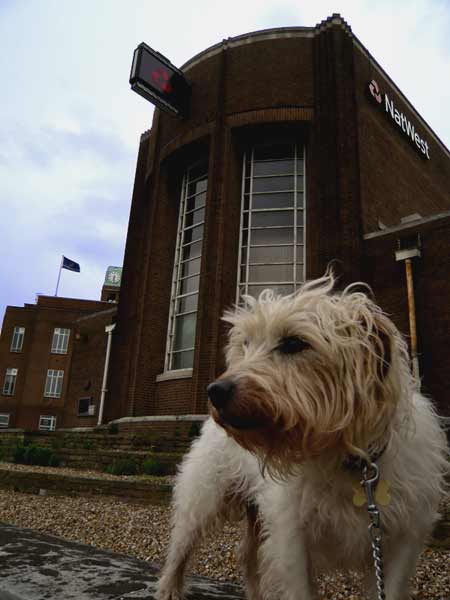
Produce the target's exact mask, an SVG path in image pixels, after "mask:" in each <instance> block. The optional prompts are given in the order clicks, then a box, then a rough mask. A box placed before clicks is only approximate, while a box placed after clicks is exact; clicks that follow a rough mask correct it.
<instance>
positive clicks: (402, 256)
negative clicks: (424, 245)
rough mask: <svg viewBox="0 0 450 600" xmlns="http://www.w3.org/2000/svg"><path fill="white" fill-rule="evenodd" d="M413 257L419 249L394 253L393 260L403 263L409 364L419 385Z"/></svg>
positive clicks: (417, 254) (418, 255) (417, 255)
mask: <svg viewBox="0 0 450 600" xmlns="http://www.w3.org/2000/svg"><path fill="white" fill-rule="evenodd" d="M414 257H418V258H420V249H419V248H408V249H406V250H397V251H396V252H395V260H397V261H404V262H405V272H406V287H407V292H408V314H409V335H410V340H411V362H412V370H413V374H414V377H415V378H416V381H417V382H418V384H419V385H420V372H419V358H418V354H419V353H418V349H417V324H416V302H415V298H414V280H413V269H412V259H413V258H414Z"/></svg>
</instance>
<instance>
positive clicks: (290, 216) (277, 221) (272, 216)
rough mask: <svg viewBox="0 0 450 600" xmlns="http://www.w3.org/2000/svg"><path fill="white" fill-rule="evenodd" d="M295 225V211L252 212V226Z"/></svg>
mask: <svg viewBox="0 0 450 600" xmlns="http://www.w3.org/2000/svg"><path fill="white" fill-rule="evenodd" d="M288 225H291V226H293V225H294V211H293V210H283V211H269V212H256V211H255V212H252V227H282V226H288Z"/></svg>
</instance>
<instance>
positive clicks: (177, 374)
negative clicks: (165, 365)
mask: <svg viewBox="0 0 450 600" xmlns="http://www.w3.org/2000/svg"><path fill="white" fill-rule="evenodd" d="M191 377H192V369H177V370H176V371H165V372H164V373H160V374H159V375H157V376H156V381H170V380H171V379H190V378H191Z"/></svg>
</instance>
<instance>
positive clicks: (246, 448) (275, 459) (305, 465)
mask: <svg viewBox="0 0 450 600" xmlns="http://www.w3.org/2000/svg"><path fill="white" fill-rule="evenodd" d="M334 283H335V282H334V277H333V275H332V274H331V273H329V274H327V275H326V276H324V277H323V278H321V279H319V280H316V281H312V282H310V283H307V284H305V285H304V286H303V287H302V288H301V289H300V290H299V291H298V292H297V293H296V294H294V295H291V296H286V297H277V296H275V295H274V293H273V292H271V291H270V290H267V291H265V292H263V293H262V294H261V295H260V297H259V299H258V300H255V299H253V298H251V297H245V299H244V300H245V305H244V306H243V307H239V308H236V310H235V311H234V312H228V313H226V315H225V317H224V318H225V320H226V321H227V322H228V323H230V324H231V325H232V328H231V331H230V335H229V344H228V347H227V352H226V358H227V370H226V372H225V373H224V374H223V375H222V376H221V377H220V378H219V379H218V380H217V381H216V384H219V386H220V385H223V384H225V385H226V386H229V387H230V388H231V391H230V390H229V391H228V392H227V394H228V395H227V398H226V402H222V401H221V402H214V399H213V398H212V394H213V392H214V389H210V396H211V399H212V400H213V403H214V404H215V406H212V408H211V414H212V418H210V419H209V420H208V421H207V422H206V423H205V425H204V427H203V430H202V434H201V436H200V438H199V439H198V440H197V441H196V442H195V443H194V445H193V447H192V449H191V451H190V453H189V455H188V456H187V458H186V459H185V461H184V462H183V465H182V467H181V470H180V473H179V475H178V478H177V482H176V486H175V492H174V513H173V515H174V516H173V529H172V537H171V542H170V548H169V554H168V558H167V562H166V564H165V567H164V570H163V574H162V577H161V579H160V582H159V588H158V598H159V600H177V599H179V598H181V597H182V594H183V581H184V574H185V567H186V564H187V561H188V558H189V556H190V554H191V552H192V550H193V549H194V546H195V545H196V544H197V543H199V541H200V540H201V538H202V537H203V535H204V534H205V533H207V532H208V531H210V530H211V528H212V527H213V526H215V525H216V524H218V523H220V522H221V520H222V519H223V518H226V516H227V513H229V512H230V510H231V511H235V512H236V511H237V514H238V515H243V514H244V511H245V510H246V512H247V518H248V528H247V537H246V540H245V541H244V543H243V551H242V562H243V569H244V574H245V578H246V585H247V595H248V597H249V598H250V599H251V600H260V599H261V598H264V599H266V598H271V599H272V598H282V599H283V600H294V599H296V600H297V599H299V598H301V599H302V600H312V599H313V598H315V597H316V596H315V576H316V575H317V574H319V573H323V572H327V571H330V570H333V569H336V568H345V569H352V570H360V571H361V572H363V573H364V574H365V575H366V579H365V585H366V589H367V591H368V595H369V597H370V598H376V588H375V579H374V575H373V564H372V555H371V547H370V537H369V534H368V529H367V527H368V514H367V510H366V508H367V506H366V507H357V506H355V505H354V504H353V502H352V499H353V494H354V487H355V485H356V486H357V485H358V482H359V481H360V480H361V465H362V464H363V461H365V460H371V458H373V457H375V456H378V455H379V454H381V456H380V457H379V458H377V464H378V467H379V469H380V472H381V477H382V478H383V479H384V480H386V481H387V482H389V484H390V496H391V499H390V503H389V504H388V505H387V506H383V507H380V508H381V522H382V530H383V542H382V543H383V552H384V558H385V571H386V597H387V598H388V600H405V599H406V598H408V597H409V595H408V580H409V578H410V576H411V575H412V574H413V572H414V569H415V563H416V559H417V557H418V555H419V553H420V551H421V549H422V546H423V543H424V540H425V539H426V537H427V535H429V534H430V532H431V530H432V527H433V524H434V522H435V520H436V518H437V507H438V503H439V498H440V496H441V494H442V492H443V481H444V471H445V469H446V465H447V450H446V439H445V435H444V433H443V431H442V428H441V426H440V423H439V419H438V417H437V416H436V414H435V412H434V409H433V407H432V405H431V403H430V401H429V400H427V399H426V398H425V397H423V396H422V395H421V394H420V393H419V391H418V385H417V382H416V381H415V380H414V379H413V377H412V374H411V371H410V368H409V359H408V353H407V347H406V344H405V342H404V340H403V339H402V337H401V335H400V334H399V332H398V331H397V329H396V328H395V326H394V325H393V323H392V322H391V321H390V320H389V319H388V318H387V316H386V315H385V314H384V313H383V312H382V311H381V310H380V309H379V308H378V307H377V306H376V305H375V304H374V303H373V302H372V301H371V300H370V299H369V298H368V296H367V294H365V293H362V292H360V291H357V289H356V288H355V287H354V286H350V287H349V288H347V289H345V290H344V291H343V292H341V293H337V292H334V291H333V288H334ZM292 340H294V341H292ZM292 344H293V345H294V348H293V347H292Z"/></svg>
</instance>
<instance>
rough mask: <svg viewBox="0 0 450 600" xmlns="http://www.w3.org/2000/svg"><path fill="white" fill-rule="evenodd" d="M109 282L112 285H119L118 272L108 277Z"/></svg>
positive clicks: (113, 272)
mask: <svg viewBox="0 0 450 600" xmlns="http://www.w3.org/2000/svg"><path fill="white" fill-rule="evenodd" d="M108 281H110V282H111V283H119V281H120V275H119V273H117V272H116V271H112V272H111V273H110V274H109V275H108Z"/></svg>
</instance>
